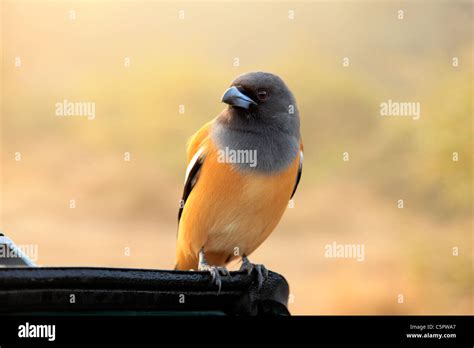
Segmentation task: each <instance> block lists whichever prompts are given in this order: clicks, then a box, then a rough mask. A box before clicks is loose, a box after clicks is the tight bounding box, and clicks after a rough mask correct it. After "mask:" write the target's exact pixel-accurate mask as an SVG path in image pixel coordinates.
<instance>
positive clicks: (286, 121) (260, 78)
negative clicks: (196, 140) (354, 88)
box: [212, 72, 300, 173]
mask: <svg viewBox="0 0 474 348" xmlns="http://www.w3.org/2000/svg"><path fill="white" fill-rule="evenodd" d="M222 101H223V102H224V103H226V104H228V106H227V107H226V108H225V109H224V110H223V111H222V113H221V114H220V115H219V116H218V117H217V120H216V121H217V122H216V123H215V124H214V126H213V131H212V137H213V139H214V140H215V142H216V144H217V146H218V147H219V149H220V150H221V151H224V150H226V149H230V150H237V151H240V150H252V151H253V153H255V154H256V155H257V156H255V157H256V158H257V161H256V163H253V164H250V165H249V164H248V163H238V164H236V165H235V167H237V168H239V169H242V170H256V171H259V172H261V173H274V172H277V171H280V170H283V169H285V168H287V167H288V166H289V165H290V164H291V163H292V162H293V161H294V160H295V158H296V157H297V155H298V151H299V146H300V120H299V114H298V109H297V107H296V102H295V98H294V97H293V94H292V93H291V91H290V90H289V89H288V87H287V86H286V84H285V83H284V82H283V80H282V79H281V78H279V77H278V76H276V75H273V74H270V73H265V72H251V73H247V74H244V75H241V76H239V77H237V78H236V79H235V80H234V81H233V82H232V84H231V86H230V87H229V89H227V91H225V93H224V95H223V97H222Z"/></svg>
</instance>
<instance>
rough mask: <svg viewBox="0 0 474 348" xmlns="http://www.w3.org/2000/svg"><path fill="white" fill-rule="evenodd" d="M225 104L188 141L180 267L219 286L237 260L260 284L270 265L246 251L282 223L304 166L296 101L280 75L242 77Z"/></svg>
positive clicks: (227, 94)
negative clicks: (209, 277) (201, 274)
mask: <svg viewBox="0 0 474 348" xmlns="http://www.w3.org/2000/svg"><path fill="white" fill-rule="evenodd" d="M222 102H224V103H226V104H228V106H227V107H226V108H225V109H224V110H223V111H222V112H221V113H220V114H219V115H218V116H217V117H216V118H215V119H213V120H212V121H210V122H208V123H207V124H205V125H204V126H203V127H202V128H201V129H199V130H198V131H197V133H195V134H194V135H193V136H192V137H191V139H190V141H189V144H188V149H187V162H188V167H187V170H186V178H185V185H184V191H183V196H182V199H181V202H180V203H181V204H180V209H179V213H178V237H177V250H176V259H177V260H176V267H175V269H177V270H189V269H194V270H195V269H198V270H201V271H209V272H211V274H212V277H213V281H214V282H215V283H216V284H217V285H218V287H219V291H220V287H221V283H222V282H221V275H229V273H228V271H227V269H226V268H225V265H226V264H228V263H229V262H230V261H232V260H234V259H237V258H242V267H241V270H246V271H247V272H249V274H250V273H251V272H252V270H253V269H254V268H255V269H256V270H257V272H258V279H259V286H261V284H262V282H263V281H264V279H265V277H266V275H267V270H266V269H265V267H264V266H263V265H254V264H252V263H250V261H249V260H248V258H247V256H248V255H250V254H251V253H252V252H253V251H254V250H255V249H256V248H257V247H258V246H259V245H260V244H261V243H262V242H263V241H264V240H265V239H266V238H267V237H268V236H269V235H270V233H272V231H273V230H274V229H275V227H276V226H277V224H278V222H279V221H280V219H281V217H282V215H283V212H284V211H285V209H286V207H287V205H288V202H289V200H290V199H291V198H292V197H293V195H294V194H295V191H296V188H297V186H298V183H299V180H300V177H301V171H302V165H303V144H302V142H301V136H300V120H299V114H298V109H297V107H296V101H295V98H294V97H293V94H292V93H291V91H290V90H289V89H288V87H287V86H286V84H285V83H284V82H283V80H282V79H281V78H280V77H278V76H276V75H274V74H270V73H265V72H251V73H247V74H243V75H241V76H239V77H237V78H236V79H235V80H234V81H233V82H232V84H231V86H230V88H229V89H227V91H225V93H224V95H223V97H222Z"/></svg>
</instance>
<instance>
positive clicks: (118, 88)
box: [0, 1, 473, 314]
mask: <svg viewBox="0 0 474 348" xmlns="http://www.w3.org/2000/svg"><path fill="white" fill-rule="evenodd" d="M399 9H403V10H404V17H405V18H404V19H403V20H399V19H397V11H398V10H399ZM71 10H73V11H75V13H76V19H75V20H71V19H70V16H71V13H70V11H71ZM180 10H184V11H185V12H184V14H185V18H184V20H180V19H179V18H178V14H179V12H178V11H180ZM289 10H294V11H295V17H294V19H293V20H290V19H289V18H288V11H289ZM472 17H473V15H472V2H455V1H446V2H434V3H430V2H383V3H382V2H374V1H367V2H357V3H354V2H336V3H331V2H315V3H312V2H291V3H271V2H242V3H238V2H228V3H217V2H197V3H191V2H189V3H186V2H183V3H172V2H137V1H133V2H132V1H130V2H127V1H123V2H92V1H91V2H74V1H71V2H60V1H54V2H53V1H41V2H40V1H37V2H22V1H14V2H13V1H6V2H3V3H2V16H1V18H2V30H3V32H2V45H1V50H2V54H1V57H2V62H3V67H2V87H3V88H2V89H3V95H2V123H1V131H2V132H1V133H2V141H1V145H2V161H1V170H2V186H1V189H2V196H3V198H2V202H1V203H2V206H1V209H0V211H1V222H0V229H1V230H2V231H3V232H5V233H7V234H8V235H9V236H10V237H12V238H13V239H14V240H15V241H16V242H17V243H18V244H29V243H35V244H38V246H39V261H38V262H39V264H41V265H48V266H117V267H146V268H164V269H169V268H171V267H172V266H173V265H174V251H175V237H176V228H177V226H176V218H177V215H176V214H177V205H178V200H179V198H180V194H181V189H182V182H183V177H184V171H185V144H186V141H187V139H188V137H189V136H190V135H192V134H193V132H194V131H196V130H197V129H198V128H199V127H200V126H201V125H202V124H203V123H205V122H207V121H208V120H210V119H211V118H213V117H214V116H216V115H217V114H218V113H219V112H220V111H221V110H222V108H223V104H221V103H220V97H221V95H222V93H223V91H224V90H225V89H226V88H227V86H228V85H229V83H230V81H231V80H232V79H233V78H234V77H235V76H237V75H239V74H241V73H243V72H247V71H252V70H265V71H271V72H274V73H277V74H279V75H281V76H282V77H283V78H284V80H285V81H286V82H287V83H288V84H289V86H290V87H291V88H292V90H293V92H294V94H295V96H296V98H297V101H298V104H299V109H300V113H301V116H302V133H303V139H304V142H305V164H304V166H305V167H304V173H303V179H302V182H301V185H300V187H299V191H298V192H297V194H296V197H295V207H294V208H293V209H288V210H287V212H286V214H285V216H284V218H283V220H282V222H281V223H280V225H279V226H278V228H277V230H276V231H275V232H274V234H273V235H272V236H271V237H270V238H269V239H268V240H267V241H266V242H265V243H264V244H263V245H262V246H261V247H260V248H259V249H258V251H257V252H255V253H254V254H253V255H252V258H251V259H252V260H253V261H254V262H258V263H264V264H266V265H267V267H269V268H270V269H272V270H275V271H277V272H280V273H282V274H283V275H284V276H285V277H286V278H287V280H288V281H289V283H290V287H291V294H292V295H293V296H292V301H291V303H290V310H291V311H292V312H293V313H294V314H401V313H407V314H455V313H456V314H466V313H473V310H472V293H473V291H472V290H473V289H472V262H473V261H472V254H471V252H472V205H471V204H472V170H471V164H472V154H471V150H472V97H473V92H472V78H473V76H472V49H473V42H472V22H473V18H472ZM15 57H19V58H20V59H21V63H22V64H21V67H15V65H14V62H15ZM126 57H129V58H130V61H131V65H130V66H129V67H126V66H124V59H125V58H126ZM235 57H238V58H239V60H240V66H238V67H235V66H234V65H233V63H234V58H235ZM343 57H349V59H350V65H349V66H348V67H343V65H342V59H343ZM453 57H458V58H459V66H458V67H453V66H452V59H453ZM64 99H67V100H69V101H91V102H95V103H96V119H95V120H92V121H89V120H87V119H86V118H85V117H70V118H60V117H58V116H55V103H57V102H61V101H62V100H64ZM388 99H392V100H394V101H413V102H420V103H421V119H420V120H418V121H414V120H412V119H410V118H402V117H398V118H397V117H392V118H388V117H381V116H380V115H379V104H380V103H381V102H383V101H386V100H388ZM181 104H182V105H185V113H184V114H180V113H179V112H178V110H179V105H181ZM346 151H347V152H349V154H350V161H348V162H344V161H343V160H342V153H343V152H346ZM16 152H21V154H22V160H21V161H15V153H16ZM125 152H130V153H131V161H130V162H126V161H124V160H123V157H124V153H125ZM453 152H458V153H459V161H458V162H454V161H452V153H453ZM71 199H75V200H76V208H75V209H70V208H69V201H70V200H71ZM399 199H403V200H404V202H405V208H404V209H398V208H397V201H398V200H399ZM333 241H336V242H337V243H356V244H364V245H365V261H364V262H357V261H356V260H354V259H328V258H325V257H324V246H325V245H326V244H328V243H332V242H333ZM127 247H128V248H130V251H131V254H130V256H127V255H126V254H125V252H124V251H125V248H127ZM455 247H458V248H459V256H453V248H455ZM399 294H403V295H404V303H398V302H397V300H398V297H397V296H398V295H399Z"/></svg>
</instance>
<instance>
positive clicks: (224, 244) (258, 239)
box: [178, 153, 299, 265]
mask: <svg viewBox="0 0 474 348" xmlns="http://www.w3.org/2000/svg"><path fill="white" fill-rule="evenodd" d="M298 164H299V158H297V159H295V161H294V163H293V164H292V165H291V166H290V167H289V168H287V169H286V170H283V171H280V172H278V173H275V174H258V173H253V172H252V173H247V172H242V171H240V170H236V169H235V168H234V167H232V165H231V164H228V163H219V162H218V161H217V160H216V158H214V155H213V154H212V153H211V154H210V155H209V156H208V157H207V158H206V162H205V163H204V165H203V167H202V168H201V172H200V175H199V179H198V181H197V183H196V186H195V187H194V188H193V191H192V192H191V194H190V196H189V197H188V200H187V201H186V205H185V207H184V210H183V215H182V217H181V221H180V225H179V232H178V248H179V250H181V252H183V253H185V254H187V255H189V257H191V258H196V257H197V254H198V253H199V250H201V249H202V248H204V250H205V253H206V257H207V258H208V261H209V262H210V264H214V265H219V264H221V265H222V264H225V263H226V262H228V261H230V260H232V259H234V258H238V257H241V256H243V255H249V254H250V253H252V252H253V251H254V250H255V249H256V248H257V247H258V246H259V245H260V244H261V243H262V242H263V241H264V240H265V239H266V238H267V237H268V236H269V235H270V233H271V232H272V231H273V230H274V228H275V227H276V225H277V224H278V222H279V221H280V219H281V217H282V215H283V212H284V211H285V209H286V206H287V204H288V200H289V199H290V196H291V192H292V191H293V187H294V185H295V180H296V175H297V171H298ZM217 166H220V167H219V168H217Z"/></svg>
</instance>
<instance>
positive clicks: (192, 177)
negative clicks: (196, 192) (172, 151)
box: [178, 147, 205, 225]
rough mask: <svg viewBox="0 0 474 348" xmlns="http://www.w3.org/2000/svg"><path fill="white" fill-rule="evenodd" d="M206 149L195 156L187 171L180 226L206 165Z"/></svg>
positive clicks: (179, 215) (180, 209) (179, 216)
mask: <svg viewBox="0 0 474 348" xmlns="http://www.w3.org/2000/svg"><path fill="white" fill-rule="evenodd" d="M204 158H205V155H204V147H202V148H200V149H199V151H198V152H196V154H195V155H194V156H193V158H192V159H191V161H190V162H189V165H188V168H187V169H186V179H185V181H184V189H183V196H182V197H181V201H180V202H179V211H178V225H179V220H181V214H183V209H184V205H185V203H186V200H187V199H188V197H189V195H190V194H191V191H192V189H193V187H194V185H196V182H197V180H198V177H199V172H200V171H201V167H202V164H203V163H204Z"/></svg>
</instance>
